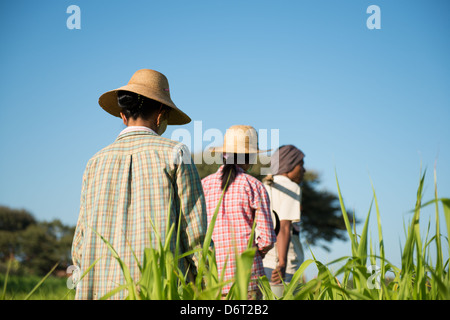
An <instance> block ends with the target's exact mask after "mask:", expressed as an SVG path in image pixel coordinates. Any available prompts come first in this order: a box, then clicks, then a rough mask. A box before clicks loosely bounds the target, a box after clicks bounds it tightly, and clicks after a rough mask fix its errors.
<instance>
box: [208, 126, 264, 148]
mask: <svg viewBox="0 0 450 320" xmlns="http://www.w3.org/2000/svg"><path fill="white" fill-rule="evenodd" d="M212 150H213V151H215V152H220V153H235V154H244V153H261V152H267V151H270V150H259V147H258V133H257V132H256V130H255V128H253V127H251V126H244V125H235V126H231V127H230V128H229V129H228V130H227V132H226V133H225V137H224V139H223V146H221V147H216V148H212Z"/></svg>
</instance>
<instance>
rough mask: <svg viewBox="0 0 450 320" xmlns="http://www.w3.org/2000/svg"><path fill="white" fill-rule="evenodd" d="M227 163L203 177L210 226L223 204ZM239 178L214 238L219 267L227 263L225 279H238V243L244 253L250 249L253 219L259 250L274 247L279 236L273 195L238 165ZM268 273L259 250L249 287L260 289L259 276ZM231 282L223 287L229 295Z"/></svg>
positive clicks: (226, 199) (226, 200)
mask: <svg viewBox="0 0 450 320" xmlns="http://www.w3.org/2000/svg"><path fill="white" fill-rule="evenodd" d="M222 169H223V166H221V167H220V168H219V170H218V171H217V172H216V173H213V174H211V175H209V176H207V177H206V178H204V179H203V180H202V184H203V190H204V193H205V201H206V208H207V213H208V225H209V223H210V221H211V218H212V216H213V214H214V211H215V209H216V207H217V204H218V203H219V200H220V196H221V195H222V190H221V176H222ZM237 169H238V171H237V175H236V180H235V181H234V182H233V183H232V184H231V185H229V187H228V189H227V191H226V193H225V195H224V198H223V201H222V204H221V206H220V209H219V213H218V215H217V220H216V224H215V226H214V231H213V235H212V238H213V241H214V247H215V250H216V261H217V269H218V270H219V274H220V276H221V272H222V269H223V266H224V264H225V262H226V261H227V266H226V270H225V275H224V280H225V281H226V280H230V279H233V278H234V271H235V268H236V261H235V249H234V248H235V246H236V248H237V249H238V252H239V253H241V252H243V251H244V250H245V249H246V248H247V244H248V240H249V238H250V234H251V231H252V226H253V221H254V219H256V241H255V242H256V243H254V244H253V245H254V246H257V247H258V249H259V250H268V249H270V248H271V247H273V245H274V243H275V241H276V235H275V232H274V230H273V224H272V218H271V215H270V203H269V196H268V194H267V192H266V189H265V187H264V185H263V184H262V183H261V182H260V181H259V180H258V179H256V178H254V177H252V176H251V175H248V174H246V173H244V170H242V169H241V168H239V167H238V168H237ZM263 275H264V267H263V263H262V258H261V255H260V253H259V251H257V253H256V256H255V259H254V261H253V266H252V276H251V279H252V281H251V282H250V285H249V290H256V289H257V288H258V283H257V281H256V279H257V278H258V277H260V276H263ZM230 288H231V284H228V285H226V286H225V287H224V288H223V291H222V293H223V294H226V293H228V291H229V290H230Z"/></svg>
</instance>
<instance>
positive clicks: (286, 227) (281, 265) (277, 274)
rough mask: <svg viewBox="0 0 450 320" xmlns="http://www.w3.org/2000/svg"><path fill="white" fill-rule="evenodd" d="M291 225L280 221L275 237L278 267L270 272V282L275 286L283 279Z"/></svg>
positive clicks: (289, 222)
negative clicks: (278, 230)
mask: <svg viewBox="0 0 450 320" xmlns="http://www.w3.org/2000/svg"><path fill="white" fill-rule="evenodd" d="M291 225H292V221H290V220H281V221H280V232H279V233H278V236H277V243H276V246H277V252H278V265H277V268H276V269H274V270H273V271H272V279H271V281H272V282H274V283H275V284H278V283H281V279H284V277H285V274H286V265H287V253H288V248H289V243H290V241H291Z"/></svg>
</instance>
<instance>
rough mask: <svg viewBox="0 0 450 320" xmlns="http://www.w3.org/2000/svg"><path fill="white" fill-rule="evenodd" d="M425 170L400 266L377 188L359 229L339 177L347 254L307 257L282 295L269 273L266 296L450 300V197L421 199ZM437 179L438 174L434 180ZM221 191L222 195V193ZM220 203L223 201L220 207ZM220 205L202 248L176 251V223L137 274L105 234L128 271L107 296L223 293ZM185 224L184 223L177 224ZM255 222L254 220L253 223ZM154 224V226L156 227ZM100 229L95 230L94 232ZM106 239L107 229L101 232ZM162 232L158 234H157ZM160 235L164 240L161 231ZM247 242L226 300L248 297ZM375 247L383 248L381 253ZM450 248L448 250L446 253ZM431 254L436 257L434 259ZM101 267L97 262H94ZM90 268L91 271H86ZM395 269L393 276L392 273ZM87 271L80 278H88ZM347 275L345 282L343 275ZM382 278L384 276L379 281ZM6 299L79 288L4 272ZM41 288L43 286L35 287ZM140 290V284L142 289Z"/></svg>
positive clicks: (69, 293) (65, 295)
mask: <svg viewBox="0 0 450 320" xmlns="http://www.w3.org/2000/svg"><path fill="white" fill-rule="evenodd" d="M424 179H425V174H423V175H422V176H421V179H420V181H419V185H418V188H417V201H416V204H415V208H414V212H413V214H412V220H411V223H410V224H409V226H407V227H406V230H405V232H406V242H405V244H404V246H403V248H401V250H402V258H401V265H399V266H394V265H393V264H391V263H390V262H389V259H388V258H387V257H385V245H386V244H385V243H384V242H383V231H382V225H381V222H380V212H379V209H378V201H377V197H376V192H375V189H373V203H372V207H374V210H373V211H374V213H372V212H371V211H372V210H370V211H369V212H368V214H367V217H366V220H365V223H364V226H363V229H362V232H361V234H357V233H356V228H355V226H354V225H352V224H351V223H350V220H349V217H348V215H347V212H346V210H345V207H344V204H343V198H342V195H341V191H340V188H339V182H338V179H336V182H337V187H338V192H339V199H340V203H341V210H342V217H343V219H344V221H345V225H346V228H347V233H348V236H349V239H350V248H349V253H348V256H345V257H342V258H340V259H337V260H336V261H333V262H331V263H329V264H327V265H324V264H323V263H321V262H320V261H317V260H316V259H315V258H314V255H312V256H313V259H309V260H306V261H305V262H304V263H303V264H302V265H301V267H300V268H299V270H298V271H297V272H296V273H295V275H294V277H293V279H292V281H291V282H290V283H289V284H285V287H284V291H283V293H282V294H280V295H279V296H277V295H275V294H274V293H273V292H272V290H271V287H270V284H269V281H268V279H267V278H266V277H262V278H260V279H259V280H260V281H259V283H260V288H261V290H262V292H263V294H264V299H267V300H274V299H283V300H294V299H306V300H352V299H356V300H410V299H411V300H449V299H450V277H449V259H448V258H447V259H445V258H444V257H445V256H447V255H448V253H447V252H445V251H446V250H449V252H450V247H449V240H448V238H447V237H446V236H444V235H443V234H442V233H441V228H442V226H441V224H442V225H444V228H445V230H446V231H447V234H450V199H449V198H439V197H438V192H437V186H436V183H435V197H434V199H431V200H429V201H426V202H423V199H422V194H423V186H424ZM435 181H436V178H435ZM222 197H223V194H222ZM428 206H432V207H434V208H435V212H436V214H435V225H436V229H435V230H429V229H428V231H427V233H426V236H425V237H424V238H422V237H421V232H420V214H421V210H422V209H423V208H424V207H428ZM218 207H219V206H218ZM440 207H442V208H443V212H444V216H445V222H442V221H440V219H439V213H440V212H439V210H440ZM217 213H218V209H216V212H215V215H214V217H213V219H212V221H211V224H210V226H209V228H208V232H207V235H206V241H205V243H204V244H203V248H201V249H198V250H195V251H191V252H187V253H184V254H183V255H180V254H178V252H179V251H178V244H179V232H178V231H179V230H175V225H172V226H168V227H167V230H166V237H165V239H170V238H171V236H172V235H174V234H176V236H177V250H176V251H175V253H172V252H171V251H170V249H169V240H167V241H166V243H162V242H161V241H160V246H159V247H157V248H147V249H146V250H145V253H144V261H138V260H137V258H136V262H137V265H138V266H139V269H140V272H141V277H140V279H133V278H132V277H131V274H130V272H129V269H128V267H127V266H126V265H125V264H124V263H123V261H122V260H121V258H120V256H119V255H118V254H117V252H116V251H115V250H114V248H113V247H112V246H111V245H110V244H109V242H108V241H107V239H103V238H102V240H103V241H104V242H105V243H106V244H107V246H108V247H109V250H110V253H111V254H112V255H113V257H114V258H115V259H116V261H117V263H119V264H120V267H121V269H122V272H123V275H124V283H123V284H121V285H119V286H118V287H117V288H116V289H114V290H112V291H111V292H109V293H108V294H106V295H105V296H104V297H103V298H102V299H108V298H111V297H113V296H115V295H116V294H117V293H119V292H122V291H123V292H124V293H125V296H126V297H127V299H132V300H140V299H142V300H145V299H149V300H159V299H162V300H197V299H208V300H215V299H222V295H221V289H222V287H223V286H224V285H225V282H224V281H223V279H221V278H220V277H219V274H221V273H220V272H219V270H217V266H216V262H215V258H214V251H213V250H210V246H209V245H210V241H211V236H212V230H213V227H214V222H215V218H216V216H217ZM371 214H376V216H377V222H378V223H377V229H378V244H377V246H374V245H373V241H372V239H369V235H368V230H369V217H370V215H371ZM178 225H180V223H179V224H178ZM254 227H255V226H254ZM155 230H156V229H155ZM94 231H95V230H94ZM99 236H100V237H101V235H99ZM157 236H158V235H157ZM158 238H160V237H159V236H158ZM251 243H253V239H250V241H249V245H248V248H247V249H246V250H245V251H244V252H242V253H241V254H239V255H237V257H236V258H237V261H236V273H235V279H234V281H233V286H232V288H231V290H230V292H229V294H228V295H227V297H226V299H231V300H235V299H236V300H245V299H247V288H248V283H249V280H250V276H251V275H250V272H251V265H252V262H253V257H254V255H255V253H256V249H255V248H254V247H252V246H251V245H250V244H251ZM374 252H378V254H377V255H375V254H374ZM444 252H445V253H444ZM193 253H194V254H196V255H198V257H199V267H198V276H197V278H196V280H195V281H194V282H188V281H186V275H185V274H183V273H182V272H181V271H180V269H179V268H178V260H179V259H181V258H182V257H183V256H184V255H187V254H193ZM431 253H433V256H434V257H435V258H434V261H431V258H430V257H431ZM338 262H339V263H341V264H343V266H342V267H340V268H339V269H338V270H337V271H335V272H331V271H330V267H331V266H332V265H334V264H336V263H338ZM310 265H315V266H316V267H317V269H318V275H317V277H316V278H314V279H312V280H309V281H307V282H301V281H300V280H301V279H302V276H303V273H304V271H305V270H306V269H307V268H308V267H309V266H310ZM369 265H372V266H379V270H375V271H376V273H375V274H373V272H372V270H368V266H369ZM94 266H95V262H94V264H93V265H91V267H94ZM87 272H89V269H88V270H86V271H85V273H87ZM388 275H389V277H388ZM83 276H84V274H83V275H81V277H83ZM338 277H341V279H342V280H341V281H339V280H338ZM376 280H378V281H376ZM0 282H1V287H0V290H2V291H0V292H1V295H0V298H2V299H73V297H74V290H68V289H67V286H66V279H60V278H52V277H45V278H43V279H39V278H38V277H18V276H11V277H8V273H7V274H6V275H2V276H1V277H0ZM36 286H37V287H36ZM138 288H139V289H138Z"/></svg>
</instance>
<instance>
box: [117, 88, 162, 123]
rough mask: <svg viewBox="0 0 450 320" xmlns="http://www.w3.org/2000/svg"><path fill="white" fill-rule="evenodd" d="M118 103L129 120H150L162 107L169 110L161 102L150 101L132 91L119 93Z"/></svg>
mask: <svg viewBox="0 0 450 320" xmlns="http://www.w3.org/2000/svg"><path fill="white" fill-rule="evenodd" d="M117 102H118V104H119V107H120V108H121V109H122V110H121V111H122V113H123V114H124V115H125V117H126V118H127V119H129V118H130V117H131V118H133V119H134V120H136V119H137V118H142V119H148V118H150V116H151V115H152V114H154V113H155V112H157V111H158V110H159V109H160V108H161V106H163V108H167V107H166V106H165V105H163V104H162V103H161V102H158V101H155V100H152V99H149V98H147V97H144V96H143V95H139V94H137V93H134V92H130V91H123V90H120V91H117Z"/></svg>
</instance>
